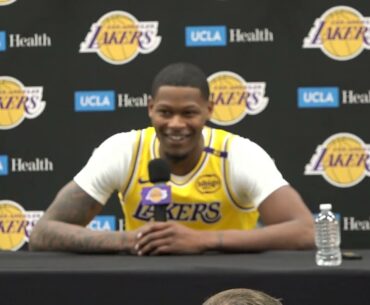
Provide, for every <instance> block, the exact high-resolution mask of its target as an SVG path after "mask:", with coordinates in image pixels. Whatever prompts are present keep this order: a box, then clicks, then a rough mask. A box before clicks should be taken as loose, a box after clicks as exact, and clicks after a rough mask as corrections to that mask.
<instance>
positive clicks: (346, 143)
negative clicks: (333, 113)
mask: <svg viewBox="0 0 370 305" xmlns="http://www.w3.org/2000/svg"><path fill="white" fill-rule="evenodd" d="M304 174H305V175H322V176H323V177H324V178H325V180H326V181H328V182H329V183H330V184H332V185H334V186H337V187H342V188H345V187H351V186H354V185H356V184H358V183H360V182H361V181H362V180H363V179H364V178H365V177H366V176H370V145H369V144H365V143H364V142H363V141H362V140H361V139H360V138H359V137H357V136H355V135H353V134H351V133H337V134H334V135H332V136H331V137H329V138H328V139H327V140H325V142H324V143H323V144H322V145H319V146H318V147H317V148H316V152H315V154H314V155H313V156H312V158H311V161H310V163H309V164H307V165H306V168H305V172H304Z"/></svg>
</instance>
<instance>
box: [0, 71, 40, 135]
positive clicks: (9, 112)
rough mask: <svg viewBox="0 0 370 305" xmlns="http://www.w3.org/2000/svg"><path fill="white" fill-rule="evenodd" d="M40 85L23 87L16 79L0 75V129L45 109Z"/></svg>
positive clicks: (14, 125)
mask: <svg viewBox="0 0 370 305" xmlns="http://www.w3.org/2000/svg"><path fill="white" fill-rule="evenodd" d="M42 91H43V88H42V87H25V86H23V84H22V83H21V82H20V81H18V80H17V79H15V78H13V77H9V76H0V129H11V128H14V127H16V126H18V125H19V124H21V123H22V122H23V120H24V119H25V118H27V119H34V118H36V117H38V116H39V115H40V114H41V113H42V112H43V111H44V109H45V106H46V103H45V102H44V101H42Z"/></svg>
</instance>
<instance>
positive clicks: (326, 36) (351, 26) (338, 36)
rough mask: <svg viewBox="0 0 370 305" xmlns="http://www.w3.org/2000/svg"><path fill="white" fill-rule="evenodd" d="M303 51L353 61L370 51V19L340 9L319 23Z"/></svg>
mask: <svg viewBox="0 0 370 305" xmlns="http://www.w3.org/2000/svg"><path fill="white" fill-rule="evenodd" d="M303 48H318V49H321V51H323V52H324V54H326V55H327V56H329V57H330V58H332V59H335V60H342V61H343V60H350V59H352V58H354V57H356V56H358V55H359V54H360V53H361V52H362V51H363V50H364V49H367V50H369V49H370V18H369V17H363V16H362V15H361V13H360V12H358V11H357V10H355V9H353V8H351V7H348V6H336V7H333V8H331V9H329V10H327V11H326V12H325V13H324V14H323V15H322V16H321V17H320V18H318V19H316V20H315V23H314V25H313V27H312V28H311V30H310V32H309V34H308V36H307V37H306V38H305V39H304V41H303Z"/></svg>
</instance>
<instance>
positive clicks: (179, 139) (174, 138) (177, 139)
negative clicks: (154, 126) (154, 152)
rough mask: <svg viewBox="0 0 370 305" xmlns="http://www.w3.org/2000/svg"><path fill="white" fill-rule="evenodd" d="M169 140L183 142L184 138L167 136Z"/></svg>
mask: <svg viewBox="0 0 370 305" xmlns="http://www.w3.org/2000/svg"><path fill="white" fill-rule="evenodd" d="M169 138H170V139H171V140H173V141H181V140H183V139H184V138H185V137H184V136H178V135H176V136H175V135H172V136H169Z"/></svg>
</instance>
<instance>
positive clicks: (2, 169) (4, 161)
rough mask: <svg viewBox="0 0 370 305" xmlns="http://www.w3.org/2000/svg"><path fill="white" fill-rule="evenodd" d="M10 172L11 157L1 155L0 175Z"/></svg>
mask: <svg viewBox="0 0 370 305" xmlns="http://www.w3.org/2000/svg"><path fill="white" fill-rule="evenodd" d="M8 174H9V158H8V156H6V155H0V176H7V175H8Z"/></svg>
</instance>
